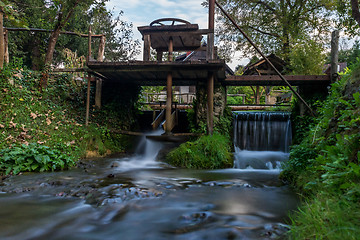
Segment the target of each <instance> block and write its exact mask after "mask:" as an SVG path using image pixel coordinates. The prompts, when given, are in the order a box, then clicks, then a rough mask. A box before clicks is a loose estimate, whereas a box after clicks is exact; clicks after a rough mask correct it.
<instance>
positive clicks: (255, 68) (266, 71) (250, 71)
mask: <svg viewBox="0 0 360 240" xmlns="http://www.w3.org/2000/svg"><path fill="white" fill-rule="evenodd" d="M266 58H267V59H269V60H270V62H271V63H272V64H273V65H274V66H275V67H276V68H277V69H278V70H279V71H280V72H283V71H284V70H285V69H286V65H287V64H286V62H285V61H284V60H282V59H281V58H279V57H278V56H276V55H275V54H273V53H272V54H270V55H269V56H267V57H266ZM243 72H244V73H243V75H276V72H275V71H274V70H273V69H272V68H271V66H270V65H269V64H268V63H267V62H266V60H265V59H264V58H261V59H260V60H259V61H257V62H255V63H252V64H248V65H247V66H246V67H245V68H244V71H243Z"/></svg>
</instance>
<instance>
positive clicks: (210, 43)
mask: <svg viewBox="0 0 360 240" xmlns="http://www.w3.org/2000/svg"><path fill="white" fill-rule="evenodd" d="M214 29H215V0H209V30H210V31H211V32H210V33H209V34H208V37H207V54H206V58H207V60H208V61H209V60H213V59H215V54H214ZM214 78H215V73H213V72H208V82H207V131H208V134H209V135H212V134H213V132H214Z"/></svg>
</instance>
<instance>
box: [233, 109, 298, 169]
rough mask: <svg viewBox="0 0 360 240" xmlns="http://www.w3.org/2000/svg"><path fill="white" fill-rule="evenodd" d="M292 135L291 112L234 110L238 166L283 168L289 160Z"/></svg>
mask: <svg viewBox="0 0 360 240" xmlns="http://www.w3.org/2000/svg"><path fill="white" fill-rule="evenodd" d="M291 137H292V134H291V119H290V114H289V113H285V112H234V148H235V161H234V167H235V168H257V169H274V168H279V167H280V165H281V163H282V162H284V161H286V160H287V159H288V152H289V147H290V144H291Z"/></svg>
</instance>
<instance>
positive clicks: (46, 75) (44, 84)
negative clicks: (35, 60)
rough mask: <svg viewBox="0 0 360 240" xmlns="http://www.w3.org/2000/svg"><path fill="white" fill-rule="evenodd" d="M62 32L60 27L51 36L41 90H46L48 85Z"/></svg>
mask: <svg viewBox="0 0 360 240" xmlns="http://www.w3.org/2000/svg"><path fill="white" fill-rule="evenodd" d="M60 31H61V28H60V26H59V27H58V28H57V29H56V30H55V31H54V32H52V33H51V35H50V39H49V45H48V49H47V51H46V56H45V66H44V73H43V74H42V77H41V80H40V88H41V89H43V88H46V87H47V84H48V79H49V67H50V65H51V62H52V59H53V56H54V51H55V45H56V42H57V40H58V38H59V36H60Z"/></svg>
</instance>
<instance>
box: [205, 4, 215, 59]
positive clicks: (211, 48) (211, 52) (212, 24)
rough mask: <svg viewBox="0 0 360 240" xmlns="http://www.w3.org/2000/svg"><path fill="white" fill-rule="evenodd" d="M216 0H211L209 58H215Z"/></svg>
mask: <svg viewBox="0 0 360 240" xmlns="http://www.w3.org/2000/svg"><path fill="white" fill-rule="evenodd" d="M214 29H215V0H209V30H210V31H211V33H209V34H208V36H207V54H206V58H207V60H213V59H214Z"/></svg>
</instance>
